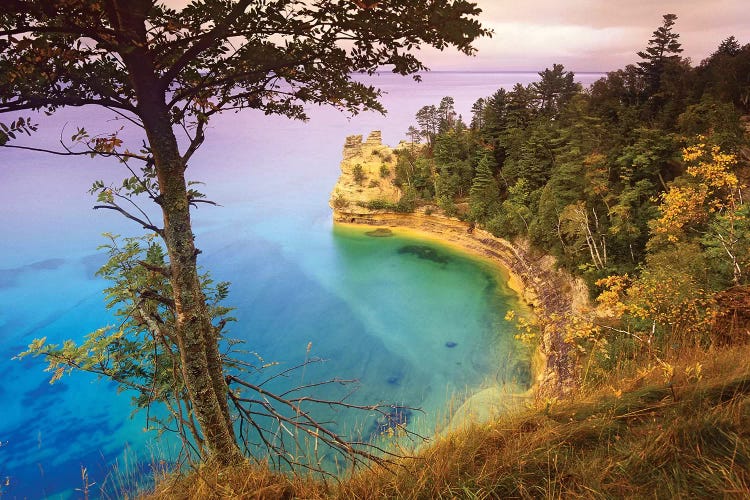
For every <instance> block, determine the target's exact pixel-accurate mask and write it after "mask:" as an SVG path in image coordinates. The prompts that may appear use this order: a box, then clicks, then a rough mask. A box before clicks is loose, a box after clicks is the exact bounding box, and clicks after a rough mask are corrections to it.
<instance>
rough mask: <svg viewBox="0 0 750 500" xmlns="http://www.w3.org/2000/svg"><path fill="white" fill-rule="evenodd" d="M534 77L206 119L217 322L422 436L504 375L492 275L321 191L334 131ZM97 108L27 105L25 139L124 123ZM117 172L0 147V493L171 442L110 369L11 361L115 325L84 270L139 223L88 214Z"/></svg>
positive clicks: (335, 156) (447, 84) (50, 490)
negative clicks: (354, 218)
mask: <svg viewBox="0 0 750 500" xmlns="http://www.w3.org/2000/svg"><path fill="white" fill-rule="evenodd" d="M534 77H535V75H534V74H503V73H495V74H458V73H443V74H432V75H427V76H426V77H425V81H424V83H422V84H419V85H417V84H415V83H414V82H411V81H410V80H406V79H399V78H398V77H395V76H391V75H385V76H382V77H379V78H377V79H376V81H375V82H374V83H376V84H378V85H380V86H382V87H383V88H384V89H385V90H386V91H387V92H388V93H387V94H386V95H385V96H384V98H383V101H384V103H385V104H386V106H387V107H388V108H389V110H390V111H391V113H390V114H389V116H388V117H382V116H380V115H375V114H371V113H366V114H362V115H360V116H357V117H354V118H351V119H348V118H347V117H344V116H342V115H340V114H338V113H336V112H334V111H331V110H327V109H319V108H315V109H311V111H310V114H311V120H310V122H309V123H298V122H290V121H288V120H285V119H281V118H273V117H265V116H262V115H260V114H254V113H252V112H248V113H242V114H237V115H229V116H227V117H222V118H221V119H220V120H217V121H216V122H215V123H214V124H213V125H212V127H211V128H210V129H209V130H208V138H207V141H206V144H205V146H204V147H203V148H202V149H201V151H199V153H198V154H197V155H196V157H195V158H194V160H193V163H192V164H191V166H190V170H189V172H190V173H191V175H192V177H193V178H194V179H197V180H202V181H205V182H206V186H205V191H206V192H207V194H208V195H209V198H211V199H213V200H215V201H217V202H218V203H220V204H221V205H222V206H221V207H218V208H214V207H201V208H200V209H199V210H197V211H196V212H195V214H194V223H195V232H196V236H197V245H198V246H199V247H200V248H201V250H202V251H203V253H202V254H201V256H200V259H201V260H200V264H201V265H202V266H203V267H204V268H205V269H208V270H210V271H211V273H212V274H213V276H214V277H215V278H216V279H218V280H228V281H231V282H232V288H231V294H230V297H229V300H228V302H229V304H230V305H233V306H235V307H236V308H237V310H236V312H235V316H237V318H238V320H239V321H238V322H237V323H234V324H231V328H230V332H229V335H230V336H233V337H238V338H242V339H245V340H246V341H247V344H248V346H249V348H251V349H253V350H255V351H257V352H258V353H260V354H261V355H262V356H263V357H264V358H265V359H266V360H269V361H276V362H278V363H279V367H280V368H283V367H288V366H292V365H295V364H297V363H299V362H301V361H303V360H304V359H305V357H306V356H307V346H308V344H309V343H312V349H311V355H314V356H319V357H321V358H324V359H326V360H327V361H326V362H325V363H322V364H319V365H316V366H315V367H309V370H307V371H306V372H305V373H304V374H302V373H300V374H299V377H297V376H296V375H295V377H294V378H293V379H279V380H277V381H276V385H275V386H274V388H276V389H278V390H281V389H283V388H284V384H285V383H288V384H295V385H296V384H298V383H309V381H312V380H314V379H324V378H330V377H341V378H356V379H359V380H360V381H361V386H360V390H359V391H358V392H357V393H356V394H355V395H354V396H353V397H355V398H356V399H357V400H358V401H362V402H369V403H373V402H384V403H393V404H402V405H408V406H413V407H420V408H422V410H423V412H424V413H419V412H415V413H414V418H413V420H412V421H411V422H410V423H409V426H410V428H413V429H414V430H418V431H420V432H423V433H426V434H430V433H432V432H433V431H434V430H435V429H436V428H437V427H439V425H440V424H442V423H443V422H444V421H445V417H446V415H445V412H446V410H445V408H446V402H447V401H459V402H460V401H461V400H463V399H464V398H466V397H467V396H468V395H470V394H472V393H473V392H475V391H477V390H479V389H481V388H482V387H484V386H486V385H488V384H493V383H497V382H498V381H506V380H508V378H509V377H511V378H512V377H513V376H514V375H515V374H517V372H516V371H515V370H516V368H515V364H514V363H513V360H514V359H515V357H516V351H515V349H516V347H515V346H514V344H513V342H512V340H511V333H510V332H509V331H508V325H507V324H505V322H504V321H503V320H502V318H503V316H504V314H505V311H506V310H507V309H508V308H514V307H516V298H515V297H514V295H513V294H512V293H510V292H509V291H508V289H507V287H506V285H505V283H504V279H503V278H502V275H501V274H498V273H497V272H496V271H495V270H493V269H491V268H489V267H488V266H487V265H485V264H483V263H481V262H477V261H475V260H473V259H471V258H468V257H466V256H465V255H462V254H460V253H457V252H455V251H453V250H451V249H449V248H447V247H440V246H438V247H435V246H434V245H432V244H430V245H426V244H425V243H424V242H422V241H419V240H414V239H412V238H409V237H407V236H398V235H397V236H395V237H392V238H372V237H369V236H366V235H365V234H364V230H362V231H358V230H351V229H342V228H334V227H333V224H332V222H331V211H330V209H329V208H328V206H327V201H328V195H329V193H330V190H331V188H332V187H333V185H334V183H335V181H336V178H337V177H338V172H339V170H338V168H339V167H338V166H339V162H340V160H341V149H342V146H343V143H344V138H345V137H346V136H347V135H349V134H355V133H356V134H367V133H368V132H369V131H371V130H373V129H382V130H383V135H384V138H385V141H386V142H387V143H390V144H395V143H396V142H397V141H398V140H399V139H401V138H402V137H403V135H404V132H405V131H406V129H407V127H408V125H410V124H412V123H413V115H414V113H415V112H416V111H417V110H418V109H419V108H420V107H421V106H423V105H425V104H435V103H437V102H438V101H439V99H440V98H441V97H443V96H445V95H453V96H454V97H455V98H456V104H457V108H458V110H459V112H461V113H463V114H464V116H465V117H468V114H469V113H468V109H469V107H470V105H471V103H472V102H473V101H474V100H476V99H477V98H479V97H484V96H487V95H490V94H491V93H493V92H494V91H495V90H497V88H499V87H500V86H504V87H509V86H511V85H512V84H513V83H515V82H516V81H523V82H528V81H531V79H533V78H534ZM588 78H589V80H593V79H594V77H588ZM582 80H583V81H584V83H586V80H585V79H582ZM110 118H111V117H110V116H109V115H107V114H106V112H102V111H100V110H95V109H89V108H83V109H81V110H73V111H65V112H63V113H60V114H58V115H55V116H53V117H49V118H47V117H40V118H39V123H40V125H41V128H40V132H39V134H38V135H37V136H36V137H34V138H33V139H32V140H33V143H34V144H35V145H45V143H46V144H47V145H48V146H50V147H56V146H57V144H56V143H57V141H58V139H59V137H60V130H61V129H63V128H64V126H65V124H66V123H68V122H70V123H72V124H75V125H82V126H86V127H87V129H89V131H90V132H92V133H96V132H98V131H104V130H108V129H107V127H110V128H111V127H114V126H117V127H119V124H112V123H111V122H108V121H107V120H109V119H110ZM68 127H70V125H68ZM128 134H130V135H127V137H125V138H126V139H127V140H129V141H132V142H137V141H138V135H137V134H136V133H130V132H129V133H128ZM120 169H121V167H120V166H118V165H117V164H112V163H108V162H106V161H93V160H85V159H74V160H71V159H64V160H60V159H59V158H54V157H50V156H45V155H41V154H32V153H28V152H25V153H24V152H13V151H5V150H3V151H0V198H1V199H3V204H2V205H0V234H1V235H2V238H3V239H2V244H1V245H0V376H1V377H2V380H3V383H2V384H0V400H1V401H2V407H0V443H1V444H2V446H0V478H6V477H7V478H8V479H7V481H8V485H7V486H5V480H3V481H2V482H0V485H3V486H0V491H2V492H3V494H4V495H6V496H3V498H23V497H26V498H69V497H80V496H81V493H80V492H77V491H75V488H80V487H81V486H82V482H81V478H80V476H81V467H86V468H87V471H88V474H89V478H90V481H92V482H96V483H97V485H96V486H95V489H96V488H98V487H99V486H101V485H102V484H108V482H110V481H112V477H113V476H112V475H111V471H112V467H113V465H117V466H118V468H119V469H120V470H123V469H130V470H133V471H134V473H138V472H142V471H140V470H139V469H138V467H136V462H137V461H138V460H143V461H144V463H148V462H150V461H151V460H152V458H154V457H162V456H169V455H170V453H172V452H173V445H172V444H171V443H170V442H169V441H168V440H167V441H165V440H161V441H154V440H153V434H152V433H148V432H144V429H143V427H144V417H143V415H136V416H135V417H134V418H131V407H130V401H129V397H128V395H127V394H120V395H118V394H116V391H115V388H114V387H113V386H112V385H111V384H108V383H107V382H106V381H98V380H97V379H96V378H95V377H93V376H89V375H86V374H73V375H71V376H66V377H64V378H63V379H62V380H61V381H60V382H58V383H56V384H54V385H50V384H49V383H48V379H49V374H48V373H45V372H43V371H42V369H43V364H42V363H41V362H40V361H39V360H25V361H23V362H19V361H16V360H12V357H13V356H14V355H15V354H16V353H18V352H20V351H22V350H23V349H25V347H26V345H28V343H29V342H30V341H31V339H33V338H35V337H43V336H46V337H48V339H49V341H61V340H63V339H66V338H73V339H81V338H82V337H83V335H85V334H86V333H88V332H90V331H92V330H95V329H97V328H99V327H101V326H103V325H106V324H109V323H111V322H112V319H111V318H110V317H109V316H108V314H107V312H106V311H105V309H104V302H103V296H102V293H101V290H102V289H103V288H104V286H105V285H106V284H105V283H104V282H103V281H102V280H101V279H98V278H96V277H95V276H94V273H95V271H96V269H97V268H98V267H99V266H100V265H101V264H102V263H103V262H104V257H103V256H102V255H100V254H98V253H97V251H96V247H97V245H99V244H101V243H102V242H103V239H102V237H101V233H102V232H104V231H109V232H114V233H120V234H123V235H136V234H139V233H138V228H137V227H135V226H133V225H132V224H130V223H128V221H125V220H123V219H122V218H121V217H118V216H116V215H115V214H112V213H98V212H94V211H93V210H91V206H92V205H93V200H92V199H91V198H90V197H88V196H87V195H86V190H87V189H88V187H89V185H90V183H91V182H92V181H93V180H95V179H97V178H103V179H105V180H108V181H118V180H119V179H122V177H123V175H124V173H123V172H122V171H121V170H120ZM157 220H158V219H157ZM425 246H427V247H429V248H432V250H425V249H424V248H423V247H425ZM404 249H406V250H404ZM420 257H433V258H420ZM449 345H452V347H448V346H449ZM357 426H359V429H361V432H363V433H364V434H367V433H368V432H369V429H370V428H371V426H372V422H371V421H368V420H367V419H366V418H364V417H362V419H361V420H357V421H355V417H349V416H341V421H340V422H339V427H338V430H340V431H343V432H346V433H350V432H352V431H351V430H350V429H352V428H356V427H357ZM145 470H146V471H148V468H147V467H146V469H145Z"/></svg>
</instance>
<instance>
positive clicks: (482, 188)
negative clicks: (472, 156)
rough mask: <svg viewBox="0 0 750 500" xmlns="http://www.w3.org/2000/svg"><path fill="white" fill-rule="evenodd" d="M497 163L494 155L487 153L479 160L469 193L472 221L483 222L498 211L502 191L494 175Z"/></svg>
mask: <svg viewBox="0 0 750 500" xmlns="http://www.w3.org/2000/svg"><path fill="white" fill-rule="evenodd" d="M494 166H495V161H494V157H493V155H492V153H490V152H485V153H484V155H482V158H481V159H480V160H479V164H478V165H477V168H476V172H475V173H474V178H473V179H472V181H471V190H470V191H469V196H470V197H469V204H470V207H471V217H472V220H474V221H478V222H483V221H484V220H485V219H486V218H487V217H488V216H489V215H491V214H492V213H494V212H495V211H496V207H497V205H498V204H499V202H500V190H499V188H498V185H497V180H496V179H495V176H494V174H493V173H492V168H493V167H494Z"/></svg>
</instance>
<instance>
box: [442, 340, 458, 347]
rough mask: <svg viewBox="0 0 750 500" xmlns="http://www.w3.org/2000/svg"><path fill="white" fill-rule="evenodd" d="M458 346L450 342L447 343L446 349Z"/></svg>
mask: <svg viewBox="0 0 750 500" xmlns="http://www.w3.org/2000/svg"><path fill="white" fill-rule="evenodd" d="M457 345H458V344H457V343H455V342H453V341H452V340H449V341H448V342H446V343H445V347H448V348H453V347H456V346H457Z"/></svg>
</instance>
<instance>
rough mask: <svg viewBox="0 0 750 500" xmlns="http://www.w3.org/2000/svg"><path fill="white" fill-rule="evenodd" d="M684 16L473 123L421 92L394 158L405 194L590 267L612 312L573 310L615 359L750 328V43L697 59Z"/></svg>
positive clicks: (495, 104) (406, 205) (482, 104)
mask: <svg viewBox="0 0 750 500" xmlns="http://www.w3.org/2000/svg"><path fill="white" fill-rule="evenodd" d="M675 21H676V16H674V15H672V14H668V15H665V16H664V18H663V22H662V25H661V26H659V28H658V29H657V30H655V31H654V33H653V37H652V38H651V39H650V40H649V41H648V43H647V45H646V48H645V49H644V50H643V51H641V52H638V54H637V56H638V59H639V61H638V62H637V63H636V64H632V65H628V66H627V67H625V68H623V69H620V70H617V71H612V72H610V73H607V75H606V76H605V77H603V78H601V79H600V80H598V81H596V82H595V83H594V84H593V85H592V86H591V87H590V88H586V89H584V88H582V86H581V85H580V84H578V83H576V82H575V75H574V74H573V72H571V71H567V70H566V69H565V68H564V67H563V66H562V65H558V64H555V65H554V66H553V67H552V68H548V69H545V70H544V71H542V72H540V73H539V80H538V81H536V82H534V83H531V84H530V85H528V86H523V85H521V84H516V85H515V86H514V87H513V88H512V90H510V91H508V90H505V89H500V90H498V91H497V92H495V93H494V94H493V95H491V96H489V97H486V98H481V99H479V100H477V101H476V102H475V103H474V105H473V107H472V116H471V118H470V122H469V123H468V124H466V123H465V121H464V120H463V118H462V117H461V116H457V114H456V112H455V110H454V106H453V99H452V98H451V97H445V98H443V99H442V100H441V102H440V103H439V104H438V105H428V106H424V107H422V108H421V109H420V110H419V112H418V113H417V115H416V126H412V127H410V129H409V131H408V133H407V134H408V138H409V141H411V143H412V144H411V145H410V146H409V147H406V148H403V149H402V150H401V152H400V154H399V159H398V165H397V168H396V172H395V179H394V182H395V183H396V184H397V185H398V186H400V187H401V189H402V191H403V193H404V196H403V199H402V200H401V202H400V203H399V204H398V206H397V207H395V208H397V209H399V210H414V209H416V208H418V207H422V209H423V210H427V211H428V212H429V211H433V210H442V211H443V212H444V213H446V214H448V215H451V216H456V217H459V218H461V219H464V220H466V221H469V222H470V223H471V224H472V225H477V226H479V227H483V228H485V229H487V230H489V231H490V232H492V233H493V234H494V235H496V236H499V237H502V238H506V239H509V240H516V239H519V238H520V239H523V240H527V241H528V242H530V244H531V245H532V246H533V247H534V248H536V249H538V250H540V251H543V252H545V253H548V254H551V255H553V256H555V257H556V258H557V260H558V262H559V265H561V266H562V267H564V268H566V269H568V270H569V271H571V272H572V273H574V274H576V275H579V276H581V277H583V278H584V279H585V280H586V282H587V284H588V285H589V288H590V290H591V292H592V298H594V297H597V296H598V300H597V301H596V302H595V303H596V304H597V305H600V306H602V307H600V309H602V308H605V309H606V313H607V314H606V316H609V320H610V322H609V323H606V324H603V323H602V318H601V315H602V314H601V312H602V311H601V310H600V311H599V312H598V318H597V321H593V322H589V321H588V320H586V321H584V323H585V325H584V326H583V327H582V324H581V322H580V321H581V320H580V318H578V319H577V320H576V325H577V326H576V327H575V329H577V331H573V332H570V334H569V337H570V338H571V342H574V341H575V342H578V340H576V338H577V339H579V340H580V339H585V341H584V342H582V344H585V346H586V347H584V345H581V346H580V348H581V349H584V350H585V351H586V352H587V353H590V352H591V349H593V346H596V347H597V350H598V351H599V353H600V354H601V356H603V357H604V358H605V359H610V358H612V359H614V358H615V352H613V351H614V349H615V348H614V347H613V346H614V345H616V344H617V349H618V352H617V354H618V357H619V356H621V355H622V352H621V351H622V348H623V347H624V346H623V345H622V342H625V343H626V344H628V345H631V344H636V345H635V346H631V347H632V348H634V349H636V350H642V349H648V350H649V351H652V350H653V349H655V348H657V349H661V351H663V352H662V353H663V354H666V351H668V350H669V349H671V348H675V349H679V348H682V347H685V346H687V345H688V344H689V345H691V346H692V345H696V344H698V345H703V346H706V345H709V344H712V343H716V342H719V343H721V342H729V341H731V340H739V339H744V338H745V337H747V317H746V312H743V311H747V308H748V305H749V304H748V298H747V297H748V292H747V285H748V273H749V272H750V267H749V266H750V232H748V219H747V217H748V207H747V204H746V202H745V198H746V194H745V193H744V192H743V190H744V189H745V183H746V181H747V179H748V169H747V167H748V161H749V160H750V149H748V145H749V143H748V132H747V124H748V121H747V120H748V117H747V115H748V114H750V44H745V45H742V44H741V43H740V42H739V41H738V40H737V39H736V38H735V37H733V36H730V37H728V38H726V39H725V40H723V41H722V42H721V44H720V45H719V46H718V47H717V49H716V50H715V52H714V53H713V54H711V55H710V56H709V57H708V58H707V59H705V60H703V61H701V62H700V63H699V64H697V65H694V64H693V63H692V62H691V61H690V60H689V59H685V58H682V57H681V56H680V52H681V51H682V49H681V46H680V43H679V34H677V33H676V31H675ZM727 322H728V323H727ZM725 323H726V324H725ZM581 328H582V329H583V330H585V332H584V333H582V332H581ZM602 328H605V329H608V330H607V334H606V335H605V334H604V332H603V331H602ZM615 328H616V329H617V330H619V331H620V334H616V330H614V329H615ZM591 329H596V330H597V332H596V333H592V332H591V331H590V330H591ZM618 342H619V344H618ZM578 343H580V342H578ZM605 344H606V345H605ZM579 350H580V349H579ZM605 364H606V363H605Z"/></svg>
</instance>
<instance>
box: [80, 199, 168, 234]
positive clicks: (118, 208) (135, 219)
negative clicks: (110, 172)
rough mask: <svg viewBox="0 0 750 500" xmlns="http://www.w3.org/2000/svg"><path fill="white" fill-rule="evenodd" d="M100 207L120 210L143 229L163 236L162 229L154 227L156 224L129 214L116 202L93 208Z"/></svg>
mask: <svg viewBox="0 0 750 500" xmlns="http://www.w3.org/2000/svg"><path fill="white" fill-rule="evenodd" d="M100 208H103V209H107V210H114V211H116V212H120V213H121V214H122V215H124V216H125V217H127V218H128V219H130V220H132V221H135V222H137V223H138V224H140V225H141V226H143V229H148V230H150V231H153V232H155V233H156V234H158V235H159V236H161V237H162V238H163V237H164V230H163V229H161V228H158V227H156V226H154V225H152V224H149V223H148V222H146V221H144V220H142V219H139V218H138V217H136V216H135V215H133V214H131V213H130V212H128V211H127V210H125V209H124V208H122V207H120V206H119V205H116V204H112V205H94V210H98V209H100Z"/></svg>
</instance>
